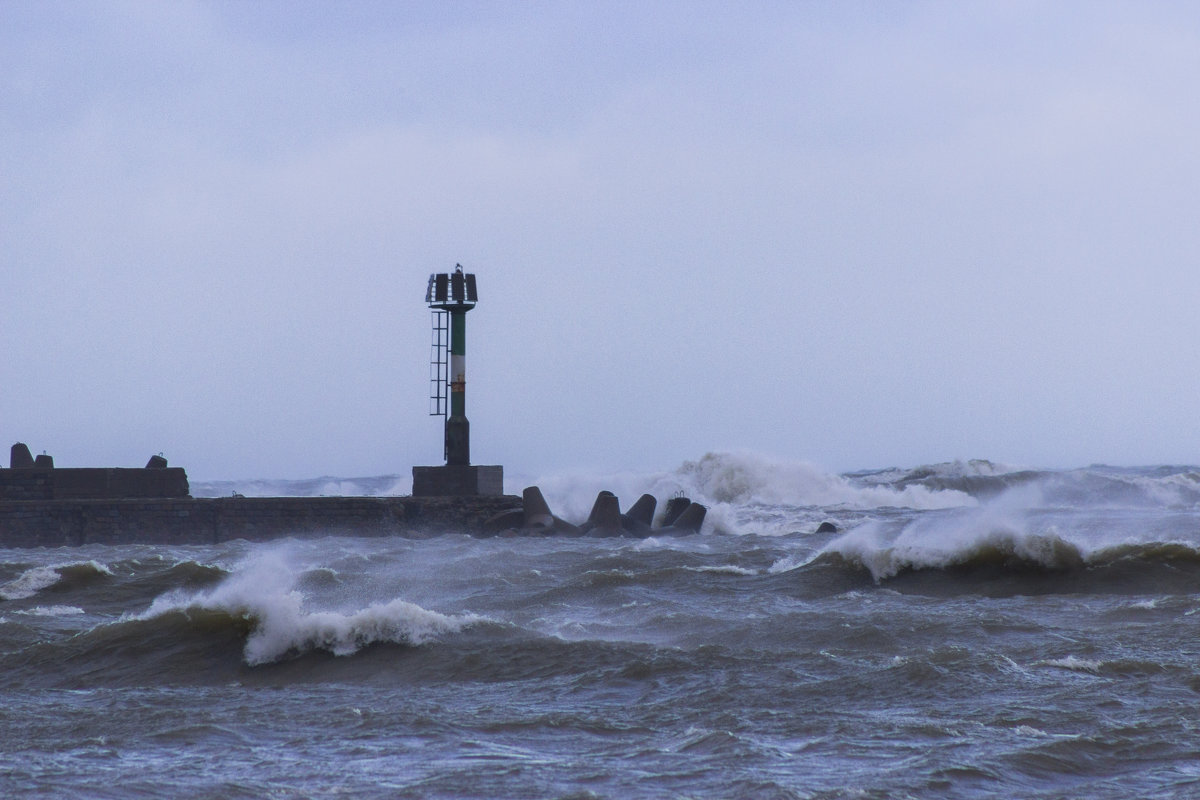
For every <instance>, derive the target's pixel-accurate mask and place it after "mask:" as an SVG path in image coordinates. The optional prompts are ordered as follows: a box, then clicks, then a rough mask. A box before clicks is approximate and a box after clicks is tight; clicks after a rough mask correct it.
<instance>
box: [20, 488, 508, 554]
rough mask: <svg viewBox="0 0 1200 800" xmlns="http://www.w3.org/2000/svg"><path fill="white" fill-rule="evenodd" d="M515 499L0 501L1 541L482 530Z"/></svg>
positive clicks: (161, 540)
mask: <svg viewBox="0 0 1200 800" xmlns="http://www.w3.org/2000/svg"><path fill="white" fill-rule="evenodd" d="M521 507H522V503H521V498H520V497H515V496H512V495H498V496H491V497H179V498H134V499H128V498H125V499H64V500H5V501H0V547H72V546H79V545H86V544H212V543H215V542H223V541H228V540H232V539H246V540H250V541H263V540H267V539H278V538H281V537H286V536H319V535H337V534H341V535H352V536H402V537H406V538H425V537H429V536H436V535H440V534H445V533H465V534H470V535H475V536H479V535H488V534H489V533H491V531H490V530H489V529H488V527H487V522H488V521H489V520H491V519H493V518H495V517H496V516H497V515H502V514H505V513H507V512H513V511H518V512H519V511H520V509H521Z"/></svg>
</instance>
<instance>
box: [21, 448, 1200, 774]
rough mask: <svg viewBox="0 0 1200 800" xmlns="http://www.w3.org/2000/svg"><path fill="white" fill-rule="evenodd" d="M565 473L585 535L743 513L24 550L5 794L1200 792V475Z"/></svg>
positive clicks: (551, 488)
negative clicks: (575, 531) (693, 526)
mask: <svg viewBox="0 0 1200 800" xmlns="http://www.w3.org/2000/svg"><path fill="white" fill-rule="evenodd" d="M539 483H540V485H542V488H543V490H544V491H545V493H546V495H547V498H548V499H549V500H550V502H551V504H552V506H554V507H555V509H556V511H558V512H559V513H560V514H561V515H562V516H567V517H575V518H579V517H583V516H586V513H587V507H589V506H590V503H591V500H592V498H593V497H594V496H595V491H596V490H598V489H601V488H608V489H612V490H613V491H616V492H617V494H618V495H620V496H621V497H622V500H623V501H625V502H624V504H627V503H628V502H629V501H632V500H633V499H635V498H636V497H637V496H638V494H639V493H640V492H642V491H651V492H654V493H656V494H658V496H659V497H660V498H663V497H665V496H669V495H670V494H671V493H673V492H674V491H678V490H683V491H686V492H687V493H688V494H689V495H690V496H692V498H693V499H695V500H699V501H702V502H706V503H707V504H709V505H711V507H712V510H711V512H710V515H709V521H708V523H707V524H706V528H705V530H704V532H703V533H701V534H700V535H698V536H692V537H686V538H661V539H654V538H652V539H647V540H618V539H570V538H558V539H554V538H504V539H472V538H469V537H466V536H461V535H447V536H442V537H439V538H435V539H431V540H423V541H409V540H403V539H392V538H383V539H380V538H341V537H325V538H316V539H305V540H281V541H278V542H272V543H267V544H249V543H245V542H233V543H226V544H223V545H216V546H189V547H164V546H124V547H87V548H77V549H58V550H0V795H2V796H6V797H113V798H130V797H183V796H187V797H211V798H226V797H235V798H236V797H246V798H251V797H253V798H259V797H327V796H348V797H414V798H415V797H447V798H450V797H454V798H458V797H478V798H491V797H530V798H542V797H550V798H552V797H578V798H584V797H605V798H626V797H663V798H682V797H738V798H741V797H746V798H903V797H914V798H926V797H950V798H985V797H1031V798H1076V797H1087V798H1131V797H1141V798H1154V797H1163V798H1166V797H1191V796H1197V797H1200V646H1198V642H1200V614H1198V613H1197V612H1200V472H1198V471H1197V470H1196V469H1195V468H1183V467H1154V468H1144V469H1117V468H1110V467H1093V468H1088V469H1082V470H1073V471H1052V472H1047V471H1029V470H1013V469H1007V468H1004V467H1001V466H997V465H993V464H989V463H987V462H970V463H965V464H964V463H956V464H944V465H937V466H932V467H923V468H918V469H913V470H889V471H882V472H866V473H855V474H852V475H847V476H837V475H827V474H824V473H821V472H820V471H819V470H815V469H813V468H810V467H807V466H805V465H802V464H789V463H779V462H771V461H768V460H766V459H763V458H761V457H757V456H751V455H747V454H740V455H715V456H706V457H705V458H704V459H701V460H700V461H699V462H695V463H690V464H686V465H684V467H682V468H681V469H679V470H677V471H675V472H672V473H668V474H662V475H644V476H637V475H622V476H603V477H587V476H571V477H558V478H550V479H542V480H540V481H539ZM393 484H394V480H389V479H382V478H381V479H372V480H370V481H360V482H359V483H357V484H355V483H354V482H353V481H345V480H338V481H337V487H338V489H337V490H338V491H353V490H354V486H355V485H357V486H358V487H359V489H361V490H363V491H387V490H388V489H389V488H394V485H393ZM323 485H325V484H322V483H321V482H307V483H304V484H299V483H297V484H293V485H283V484H274V485H268V484H266V483H255V484H253V485H252V484H250V483H244V484H239V485H234V484H211V485H199V486H196V487H194V490H195V491H197V493H201V492H204V491H208V492H211V493H223V492H225V491H226V490H228V489H229V488H230V487H231V486H234V487H235V488H238V487H240V488H242V489H246V490H247V491H248V490H250V489H254V488H257V489H258V490H259V491H260V493H262V492H266V493H271V492H274V493H279V492H286V491H289V490H291V491H298V492H305V491H319V490H320V489H319V488H313V487H319V486H323ZM348 485H350V488H347V486H348ZM381 487H382V488H381ZM514 488H516V489H519V488H520V487H513V486H511V485H510V486H509V489H510V490H512V489H514ZM823 521H831V522H833V523H835V524H836V525H837V526H839V528H840V530H839V531H838V532H835V533H822V534H817V533H815V531H816V529H817V526H818V524H819V523H820V522H823Z"/></svg>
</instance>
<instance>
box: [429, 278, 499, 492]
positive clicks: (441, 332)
mask: <svg viewBox="0 0 1200 800" xmlns="http://www.w3.org/2000/svg"><path fill="white" fill-rule="evenodd" d="M425 302H426V304H427V305H428V306H429V308H430V309H431V310H432V311H433V355H432V358H431V359H430V365H429V375H430V392H429V402H430V410H429V413H430V414H431V415H434V416H441V417H444V418H445V458H446V465H445V466H442V467H413V495H424V496H432V495H463V496H465V495H499V494H503V493H504V468H503V467H499V466H486V467H483V466H472V465H471V425H470V423H469V422H468V421H467V312H468V311H470V310H471V309H472V308H474V307H475V304H476V303H477V302H479V295H478V291H477V289H476V284H475V275H474V274H472V273H469V272H468V273H464V272H463V270H462V265H456V267H455V270H454V272H452V273H440V274H436V275H430V276H429V285H428V287H427V288H426V290H425Z"/></svg>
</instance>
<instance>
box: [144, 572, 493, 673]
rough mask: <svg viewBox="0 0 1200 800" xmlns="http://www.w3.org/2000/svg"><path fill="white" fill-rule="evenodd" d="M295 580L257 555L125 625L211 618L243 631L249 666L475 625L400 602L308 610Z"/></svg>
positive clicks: (162, 600) (411, 641)
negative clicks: (236, 623)
mask: <svg viewBox="0 0 1200 800" xmlns="http://www.w3.org/2000/svg"><path fill="white" fill-rule="evenodd" d="M297 577H298V576H297V575H296V573H295V572H294V570H293V569H292V568H291V567H290V566H289V565H288V564H287V563H286V562H285V560H284V559H282V558H281V557H279V556H278V555H273V554H265V555H262V556H259V557H256V558H254V559H252V560H251V561H250V562H248V563H246V564H245V565H243V566H242V567H241V568H239V569H237V570H236V571H234V573H233V574H232V575H230V576H229V577H228V578H226V579H225V580H224V581H222V582H221V583H220V584H218V585H217V586H215V587H213V588H211V589H208V590H205V591H201V592H198V593H189V592H184V591H172V592H168V593H167V594H164V595H161V596H159V597H158V598H156V599H155V600H154V602H153V603H152V604H151V605H150V608H149V609H147V610H146V611H145V612H143V613H142V614H139V615H137V616H136V617H134V618H133V619H137V620H143V621H146V620H155V619H161V618H166V617H174V616H177V615H183V616H184V617H187V618H191V617H192V616H193V615H197V614H198V615H199V618H210V619H211V616H212V615H214V614H215V615H217V616H218V617H221V616H228V617H230V618H234V619H240V620H243V621H244V622H245V624H246V625H247V630H248V634H247V638H246V642H245V646H244V648H243V658H244V660H245V662H246V663H247V664H249V665H251V666H258V665H262V664H269V663H272V662H276V661H281V660H285V659H288V658H291V657H295V656H299V655H302V654H304V653H306V652H309V651H312V650H325V651H328V652H330V653H333V654H334V655H338V656H345V655H350V654H353V653H355V652H357V651H358V650H360V649H361V648H363V647H365V646H367V645H370V644H375V643H381V642H391V643H395V644H408V645H419V644H423V643H425V642H428V641H430V640H432V639H435V638H437V637H439V636H441V635H443V634H448V633H455V632H457V631H459V630H462V629H463V628H464V627H467V626H469V625H471V624H474V623H475V622H478V621H480V620H481V619H482V618H481V617H478V616H476V615H473V614H462V615H446V614H440V613H438V612H436V611H430V610H428V609H424V608H421V607H420V606H418V605H416V604H414V603H410V602H407V601H405V600H401V599H393V600H391V601H388V602H385V603H372V604H370V605H367V606H366V607H362V608H358V609H353V610H330V609H319V608H309V607H308V603H307V601H306V598H305V596H304V594H303V593H302V592H301V591H300V590H299V589H297V588H296V582H297Z"/></svg>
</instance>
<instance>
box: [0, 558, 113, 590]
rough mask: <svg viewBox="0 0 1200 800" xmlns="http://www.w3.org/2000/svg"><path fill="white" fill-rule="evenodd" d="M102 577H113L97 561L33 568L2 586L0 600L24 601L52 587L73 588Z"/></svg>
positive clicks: (106, 568) (0, 587)
mask: <svg viewBox="0 0 1200 800" xmlns="http://www.w3.org/2000/svg"><path fill="white" fill-rule="evenodd" d="M101 576H107V577H111V576H112V572H111V571H110V570H109V569H108V567H106V566H104V565H103V564H100V563H98V562H96V561H74V562H71V563H68V564H60V565H57V566H42V567H31V568H30V569H27V570H25V571H24V572H22V573H21V574H20V575H18V576H17V577H16V578H14V579H12V580H10V581H9V582H8V583H5V584H4V585H2V586H0V599H2V600H24V599H26V598H29V597H33V596H34V595H36V594H37V593H38V592H40V591H42V590H43V589H48V588H50V587H52V586H54V587H58V588H72V587H74V586H79V585H82V584H85V583H87V582H90V581H92V580H95V579H96V578H99V577H101Z"/></svg>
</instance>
